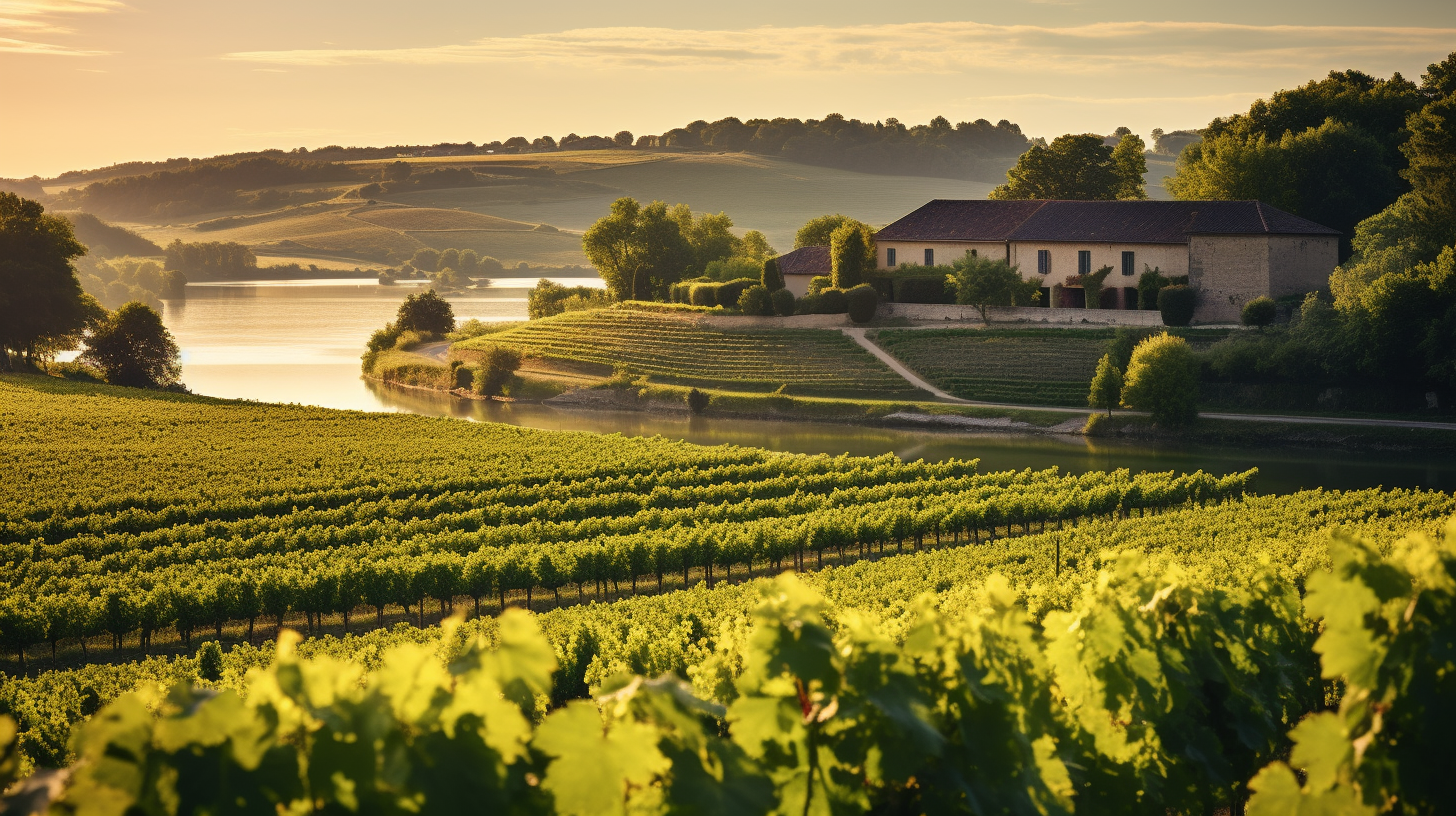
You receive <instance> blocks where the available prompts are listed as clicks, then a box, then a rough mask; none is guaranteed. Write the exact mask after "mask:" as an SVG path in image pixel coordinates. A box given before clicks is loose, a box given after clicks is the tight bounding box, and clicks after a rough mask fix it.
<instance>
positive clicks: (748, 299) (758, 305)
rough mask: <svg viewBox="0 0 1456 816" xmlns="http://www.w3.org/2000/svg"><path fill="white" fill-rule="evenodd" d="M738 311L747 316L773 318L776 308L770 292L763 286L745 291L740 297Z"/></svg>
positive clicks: (751, 287)
mask: <svg viewBox="0 0 1456 816" xmlns="http://www.w3.org/2000/svg"><path fill="white" fill-rule="evenodd" d="M738 311H740V312H743V313H744V314H746V315H763V316H772V315H773V313H774V307H773V301H772V300H771V299H769V293H768V290H767V289H765V288H764V287H762V286H750V287H748V288H747V289H744V290H743V294H741V295H739V296H738Z"/></svg>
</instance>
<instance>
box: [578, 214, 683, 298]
mask: <svg viewBox="0 0 1456 816" xmlns="http://www.w3.org/2000/svg"><path fill="white" fill-rule="evenodd" d="M702 249H703V248H702V247H699V250H702ZM582 250H583V251H584V252H585V253H586V256H587V259H588V260H590V261H591V263H592V266H594V267H596V269H597V272H598V273H599V274H600V275H601V276H602V280H604V281H606V284H607V289H608V290H609V291H610V292H611V293H612V296H613V297H614V298H615V299H617V300H661V299H663V298H664V297H666V295H667V287H668V286H670V285H671V284H673V283H676V282H677V281H678V280H680V279H681V278H682V277H683V273H684V272H685V271H686V270H687V269H689V268H690V267H691V265H692V264H693V262H694V257H695V255H694V253H695V252H696V251H699V250H695V249H694V247H693V246H692V245H691V244H690V243H689V242H688V239H687V238H686V237H685V236H684V235H683V232H682V225H681V224H680V223H679V221H678V220H677V219H676V218H674V215H673V214H672V213H669V211H668V207H667V205H666V204H664V203H663V202H661V201H654V202H652V203H651V204H648V205H647V206H646V207H643V206H642V205H641V204H638V203H637V201H636V199H632V198H625V197H624V198H619V199H617V200H616V201H614V202H612V208H611V212H610V213H609V214H607V215H606V216H604V217H603V218H601V219H599V220H598V221H597V222H596V223H595V224H593V225H592V226H591V227H590V228H588V229H587V231H586V232H585V233H584V234H583V235H582ZM703 251H706V250H703Z"/></svg>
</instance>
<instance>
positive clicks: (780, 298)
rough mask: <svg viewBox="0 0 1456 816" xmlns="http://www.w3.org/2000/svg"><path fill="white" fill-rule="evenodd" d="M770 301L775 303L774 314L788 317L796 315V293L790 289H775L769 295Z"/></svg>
mask: <svg viewBox="0 0 1456 816" xmlns="http://www.w3.org/2000/svg"><path fill="white" fill-rule="evenodd" d="M769 300H770V301H772V303H773V310H774V314H777V315H780V316H782V317H788V316H789V315H791V314H793V313H794V310H795V308H796V304H795V299H794V293H793V292H790V291H789V290H788V289H775V290H773V292H771V293H769Z"/></svg>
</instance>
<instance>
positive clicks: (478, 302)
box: [164, 278, 1456, 492]
mask: <svg viewBox="0 0 1456 816" xmlns="http://www.w3.org/2000/svg"><path fill="white" fill-rule="evenodd" d="M512 282H514V281H512ZM580 282H582V283H586V282H585V281H580ZM411 291H418V289H416V288H414V287H409V288H406V287H388V286H379V285H378V283H377V281H375V280H374V279H372V278H370V279H362V280H344V281H339V280H333V281H267V282H260V283H256V284H239V283H233V284H229V285H223V286H192V285H189V286H188V289H187V293H188V299H187V300H186V301H168V302H167V303H166V309H165V312H164V319H165V320H166V323H167V326H168V328H170V329H171V330H172V333H173V335H174V336H175V337H176V338H177V342H178V345H179V346H180V347H181V349H182V379H183V382H185V383H186V384H187V385H188V387H189V388H191V389H192V390H193V391H194V392H196V393H199V394H207V395H209V396H217V397H233V398H246V399H255V400H260V401H264V402H281V403H290V402H291V403H299V404H304V405H319V406H323V407H327V408H347V409H356V410H363V411H404V412H411V413H419V414H427V415H431V416H453V417H459V418H462V419H470V420H476V421H490V422H505V423H510V424H513V425H522V426H529V427H534V428H546V429H551V430H575V431H594V432H597V433H620V434H627V435H632V436H656V435H661V436H664V437H669V438H673V439H685V440H687V441H689V442H696V443H700V444H707V445H722V444H735V445H750V446H754V447H763V448H769V449H772V450H781V451H789V452H795V453H827V454H832V455H838V454H842V453H849V454H854V455H865V456H877V455H880V454H883V453H887V452H889V453H894V454H895V455H897V456H900V457H901V458H905V459H921V458H923V459H927V460H941V459H946V458H949V457H957V458H963V459H972V458H979V459H980V460H981V461H982V469H983V470H987V471H989V470H1008V469H1015V470H1020V469H1022V468H1028V467H1030V468H1046V467H1052V466H1057V467H1060V468H1062V469H1063V470H1065V471H1068V472H1073V473H1081V472H1085V471H1089V470H1109V469H1115V468H1129V469H1131V470H1134V471H1139V470H1177V471H1192V470H1198V469H1200V468H1201V469H1203V470H1206V471H1209V472H1212V473H1217V474H1224V473H1229V472H1232V471H1238V470H1245V469H1247V468H1250V467H1258V468H1259V470H1260V474H1261V476H1260V480H1259V489H1260V490H1261V491H1263V492H1284V491H1291V490H1296V489H1300V488H1307V487H1320V486H1323V487H1329V488H1362V487H1374V486H1377V485H1383V486H1386V487H1426V488H1436V489H1441V490H1447V491H1449V490H1456V462H1451V461H1448V460H1447V459H1446V458H1439V457H1431V456H1422V455H1412V454H1370V453H1360V454H1350V453H1344V452H1340V451H1322V450H1311V451H1298V450H1227V449H1218V448H1192V447H1180V448H1171V447H1158V446H1148V445H1143V444H1133V443H1118V442H1092V441H1090V440H1086V439H1083V438H1080V437H1064V436H1047V437H1025V436H1011V435H1005V434H995V433H963V432H959V431H957V432H937V431H926V430H920V429H913V430H911V429H907V430H899V429H889V428H872V427H859V426H849V425H833V424H821V423H788V422H763V421H756V420H732V419H722V418H714V417H706V418H705V417H692V418H690V417H689V416H688V415H686V414H684V415H682V416H674V415H662V414H648V413H634V412H600V411H565V410H556V409H552V408H549V407H546V406H542V405H520V404H506V403H494V402H478V401H473V400H461V399H456V398H454V397H448V396H441V395H437V394H431V393H429V392H423V391H413V390H408V389H401V388H394V387H389V386H383V385H380V384H377V383H371V382H369V381H367V380H365V379H363V378H362V377H361V376H360V375H359V355H360V354H361V353H362V352H363V349H364V343H365V341H367V340H368V338H369V335H370V333H372V332H373V331H374V330H375V329H377V328H379V327H380V326H383V325H384V324H385V323H386V322H388V321H389V320H392V319H393V318H394V314H395V311H396V310H397V309H398V307H399V303H400V301H401V300H402V299H403V298H404V296H405V295H406V294H408V293H409V292H411ZM524 295H525V292H524V291H523V290H521V289H507V288H504V287H502V288H499V289H497V288H492V289H487V290H476V291H471V292H468V293H464V294H461V295H458V296H457V295H451V296H449V300H450V302H451V304H452V305H453V306H454V308H455V313H456V315H457V317H459V318H460V319H462V320H465V319H470V318H479V319H482V320H491V321H498V320H521V319H524V318H525V316H526V304H525V297H524Z"/></svg>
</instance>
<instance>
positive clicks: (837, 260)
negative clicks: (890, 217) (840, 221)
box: [829, 224, 865, 289]
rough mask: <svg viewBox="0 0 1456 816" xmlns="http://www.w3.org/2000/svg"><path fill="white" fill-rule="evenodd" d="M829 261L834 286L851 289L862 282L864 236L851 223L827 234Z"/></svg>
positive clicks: (863, 271)
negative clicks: (831, 233) (829, 234)
mask: <svg viewBox="0 0 1456 816" xmlns="http://www.w3.org/2000/svg"><path fill="white" fill-rule="evenodd" d="M829 261H830V264H831V265H832V269H833V273H832V275H833V278H834V288H836V289H852V288H854V287H856V286H859V285H860V284H861V283H864V273H865V237H864V232H862V231H861V230H860V228H859V227H857V226H855V225H853V224H845V225H843V226H841V227H839V228H838V229H836V230H835V231H834V234H833V235H831V236H829Z"/></svg>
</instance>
